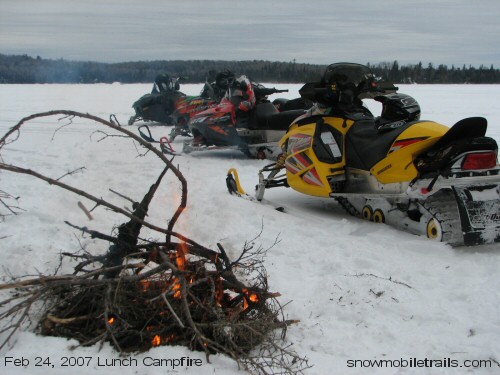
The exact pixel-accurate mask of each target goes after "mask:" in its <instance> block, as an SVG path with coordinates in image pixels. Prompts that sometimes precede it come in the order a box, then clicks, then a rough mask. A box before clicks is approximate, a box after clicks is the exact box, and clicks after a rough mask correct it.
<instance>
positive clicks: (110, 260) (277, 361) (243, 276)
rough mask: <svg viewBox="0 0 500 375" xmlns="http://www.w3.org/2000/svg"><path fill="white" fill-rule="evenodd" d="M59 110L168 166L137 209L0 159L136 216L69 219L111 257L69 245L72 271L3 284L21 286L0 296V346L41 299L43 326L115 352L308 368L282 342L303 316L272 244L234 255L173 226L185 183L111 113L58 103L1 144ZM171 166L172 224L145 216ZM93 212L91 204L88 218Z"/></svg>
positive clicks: (256, 369) (286, 369)
mask: <svg viewBox="0 0 500 375" xmlns="http://www.w3.org/2000/svg"><path fill="white" fill-rule="evenodd" d="M54 115H57V116H61V115H63V116H65V117H64V118H69V119H70V120H68V121H69V123H71V119H73V118H74V117H81V118H85V119H90V120H93V121H96V122H98V123H100V124H102V125H105V126H107V127H109V128H112V129H114V130H115V131H118V132H121V133H124V134H125V135H126V136H128V137H130V138H132V139H134V140H135V141H136V142H138V143H139V144H140V145H142V146H143V147H145V148H146V149H147V150H148V152H152V153H154V154H155V155H156V156H158V157H159V158H160V159H161V160H162V161H163V162H164V163H165V168H164V169H163V171H162V172H161V174H160V175H159V177H158V179H157V181H156V182H155V183H154V184H153V185H151V187H150V189H149V191H148V192H147V193H146V194H145V195H144V197H143V199H142V200H141V201H140V202H135V201H133V200H132V199H130V198H127V199H128V200H129V201H132V202H133V211H132V212H129V211H126V210H124V209H122V208H120V207H117V206H114V205H112V204H110V203H109V202H106V201H105V200H103V199H101V198H97V197H95V196H93V195H91V194H89V193H87V192H84V191H81V190H78V189H76V188H75V187H72V186H69V185H66V184H65V183H63V182H62V181H61V180H60V179H57V180H56V179H52V178H49V177H46V176H44V175H42V174H39V173H37V172H35V171H33V170H30V169H25V168H21V167H18V166H15V165H7V164H4V163H0V169H3V170H6V171H10V172H15V173H21V174H27V175H31V176H33V177H36V178H38V179H41V180H43V181H46V182H48V183H50V184H51V185H54V186H57V187H60V188H63V189H66V190H69V191H72V192H73V193H75V194H78V195H80V196H82V197H84V198H86V199H87V200H90V201H93V202H95V204H96V206H95V207H94V208H96V207H99V206H104V207H106V208H108V209H110V210H113V211H114V212H116V213H118V214H121V215H124V216H126V217H128V218H129V220H128V221H127V222H124V223H123V224H122V225H120V226H119V227H118V229H117V233H116V235H115V236H109V235H106V234H103V233H100V232H97V231H93V230H90V229H88V228H87V227H79V226H76V225H73V224H71V223H68V222H67V224H68V225H69V226H70V227H72V228H74V229H77V230H79V231H81V232H82V233H83V234H85V235H87V236H90V237H92V238H97V239H100V240H103V241H107V242H108V243H109V244H110V245H109V250H108V251H107V252H106V253H105V254H103V255H92V254H90V253H86V254H83V255H82V254H76V253H75V254H74V253H64V254H63V257H62V261H66V260H71V261H74V260H77V265H76V266H75V267H74V273H73V274H71V275H52V276H46V275H42V276H40V277H38V278H34V279H23V278H21V279H13V281H12V282H11V283H8V284H3V285H0V290H1V289H11V290H14V291H15V292H13V294H12V296H11V297H9V298H7V299H6V300H3V301H0V308H1V310H0V321H1V322H2V323H3V326H2V327H0V328H1V329H2V331H3V332H8V331H10V333H9V334H8V336H7V338H6V340H5V341H4V342H3V343H0V349H1V348H2V347H4V346H5V345H6V344H7V343H8V342H9V340H10V339H11V337H12V336H13V335H14V333H15V332H16V331H17V330H18V329H20V328H21V327H23V326H24V324H25V323H27V322H31V321H33V319H32V317H31V315H30V313H31V310H37V309H39V307H40V305H41V306H42V314H41V316H42V318H41V319H40V320H39V321H38V324H37V329H38V331H39V333H41V334H42V335H50V336H59V337H67V338H72V339H76V340H77V341H78V342H79V343H80V345H84V346H86V345H93V344H96V343H99V342H101V343H102V342H109V343H110V344H111V345H112V346H113V347H114V348H115V350H116V351H117V352H119V353H130V352H143V351H147V350H149V349H151V348H153V347H157V346H162V345H182V346H186V347H187V348H189V349H191V350H197V351H203V352H205V353H206V355H207V358H208V357H209V356H210V355H211V354H214V353H222V354H225V355H227V356H229V357H231V358H233V359H234V360H235V361H237V362H238V364H240V365H241V366H242V367H243V368H245V369H247V370H249V371H250V372H253V373H261V374H267V373H276V372H278V373H287V374H295V373H300V372H302V370H303V369H305V368H307V367H308V364H307V360H306V359H305V358H301V357H300V356H298V355H297V354H296V353H295V352H294V351H293V350H291V349H290V347H289V346H286V345H285V346H283V345H282V344H281V343H282V342H283V338H284V337H285V333H286V330H287V327H288V326H289V325H290V324H292V323H296V321H293V320H285V319H284V316H283V311H282V307H281V305H280V304H279V302H278V300H277V297H279V293H276V292H271V291H270V290H269V286H268V283H267V274H266V271H265V268H264V266H263V256H264V254H265V250H263V249H262V248H261V247H257V248H255V247H254V245H253V241H250V242H247V243H246V244H245V246H244V248H243V249H242V250H241V253H240V255H239V256H238V258H237V259H235V260H231V259H230V258H229V256H228V254H227V252H226V250H225V249H224V247H223V246H222V245H221V244H217V249H216V250H213V249H209V248H207V247H204V246H202V245H200V244H198V243H197V242H195V241H193V240H191V239H189V238H187V237H186V236H184V235H182V234H180V233H177V232H175V231H174V230H173V229H174V226H175V223H176V221H177V219H178V218H179V216H180V215H181V213H182V212H183V210H184V209H185V207H186V202H187V193H186V192H187V183H186V181H185V179H184V177H183V176H182V174H181V173H180V171H179V170H178V169H176V168H175V167H174V165H173V164H172V159H171V160H169V159H167V158H166V157H165V156H164V155H163V154H162V153H161V152H160V151H158V150H157V149H155V148H154V147H153V146H152V145H150V144H149V143H147V142H145V141H144V140H142V139H141V138H140V137H138V136H136V135H134V134H133V133H131V132H130V131H128V130H126V129H123V128H122V127H120V126H119V125H117V124H115V123H113V122H111V121H109V122H108V121H106V120H103V119H100V118H98V117H95V116H92V115H89V114H82V113H78V112H73V111H50V112H45V113H41V114H35V115H32V116H29V117H27V118H25V119H22V120H21V121H20V122H19V123H18V124H17V125H16V126H14V127H13V128H11V129H10V130H9V132H8V133H7V134H6V135H5V136H4V137H3V138H1V139H0V151H1V150H2V147H3V145H5V144H6V139H7V138H8V137H9V136H10V135H11V134H14V133H18V132H19V129H20V127H21V126H22V125H23V124H24V123H25V122H27V121H30V120H32V119H35V118H38V117H46V116H54ZM167 171H172V173H174V175H175V176H176V177H177V178H178V179H179V181H180V183H181V185H182V197H181V203H180V205H179V207H178V208H177V210H176V211H175V213H174V215H173V216H172V218H171V219H170V220H169V221H168V227H167V228H161V227H158V226H156V225H154V224H152V223H150V222H148V221H147V212H148V208H149V204H150V202H151V201H152V200H153V197H154V195H155V193H156V191H157V189H158V187H159V185H160V183H161V181H162V179H163V177H164V176H165V174H166V173H167ZM79 206H80V207H81V208H82V207H84V206H83V204H81V203H79ZM82 209H84V208H82ZM92 210H93V209H92ZM92 210H87V209H86V208H85V209H84V211H85V213H86V214H87V215H88V216H90V215H91V214H90V213H91V212H92ZM143 227H148V228H149V229H152V230H154V231H156V232H158V233H161V234H162V235H163V236H164V237H163V238H164V240H162V241H145V240H139V233H140V231H141V229H142V228H143ZM35 306H37V309H35ZM36 314H37V316H39V315H40V312H39V311H38V310H37V311H36ZM4 322H6V323H4Z"/></svg>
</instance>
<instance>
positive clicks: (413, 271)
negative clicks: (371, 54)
mask: <svg viewBox="0 0 500 375" xmlns="http://www.w3.org/2000/svg"><path fill="white" fill-rule="evenodd" d="M268 86H273V85H268ZM274 86H276V87H278V88H289V89H290V92H289V93H287V94H285V95H284V94H280V95H281V96H287V97H296V96H297V95H298V94H297V90H298V89H299V88H300V86H299V85H281V84H276V85H274ZM200 88H201V86H200V85H185V86H183V87H182V90H183V91H184V92H185V93H187V94H197V93H198V92H199V90H200ZM149 90H150V85H149V84H148V85H146V84H134V85H121V84H112V85H106V84H95V85H0V133H1V134H2V135H3V134H4V133H5V132H6V131H7V129H8V128H10V127H11V126H13V125H15V124H16V123H17V122H18V121H19V120H20V119H21V118H22V117H24V116H27V115H30V114H33V113H37V112H43V111H48V110H53V109H70V110H75V111H80V112H88V113H90V114H93V115H96V116H99V117H102V118H105V119H107V118H108V117H109V115H110V114H115V115H116V117H117V118H118V119H119V120H120V122H121V123H122V124H126V123H127V120H128V117H129V116H131V115H132V114H133V111H132V108H131V104H132V103H133V102H134V101H135V100H136V99H137V98H139V97H140V96H141V95H142V94H144V93H146V92H149ZM400 91H401V92H404V93H408V94H410V95H412V96H414V97H415V98H416V99H417V100H418V101H419V103H420V105H421V107H422V119H429V120H435V121H438V122H441V123H444V124H446V125H449V126H451V125H452V124H453V123H455V122H456V121H458V120H460V119H461V118H464V117H469V116H484V117H486V118H487V119H488V121H489V130H488V135H489V136H492V137H494V138H495V139H496V140H497V142H500V106H499V105H498V99H499V98H500V86H498V85H431V86H426V85H400ZM367 104H368V105H369V106H370V108H371V109H373V111H374V113H379V111H380V107H379V105H378V103H375V102H372V103H367ZM55 120H56V119H55V118H51V119H37V120H35V121H33V122H31V123H28V124H27V125H26V126H25V127H23V130H22V131H21V137H20V138H19V140H17V141H16V142H15V143H12V144H10V145H8V146H7V147H5V148H4V149H3V150H2V154H1V158H2V160H3V161H4V162H7V163H10V162H12V163H16V164H21V165H24V166H26V167H27V168H31V169H35V170H38V171H39V172H41V173H45V174H47V175H49V176H52V177H54V178H58V177H60V176H61V175H63V174H64V173H66V172H69V171H72V170H75V169H77V168H80V167H85V169H83V170H81V172H79V173H76V174H73V175H71V176H66V177H64V181H65V182H66V183H71V184H73V185H75V186H77V187H79V188H81V189H84V190H87V191H88V192H89V193H92V194H93V195H95V196H102V197H103V198H104V199H107V200H109V201H111V202H114V203H116V204H117V205H118V206H124V205H126V204H127V202H125V201H123V200H122V199H121V198H119V197H117V196H116V195H114V194H112V193H111V192H110V191H109V189H114V190H117V191H119V192H120V193H122V194H124V195H126V196H129V197H133V198H136V199H137V200H139V199H140V198H142V196H143V195H144V194H145V192H146V190H147V188H148V187H149V186H150V185H151V184H152V183H153V181H154V179H155V178H156V177H157V176H158V174H159V172H160V170H161V168H162V165H161V162H160V161H159V160H157V158H156V157H154V156H153V155H151V154H148V155H146V156H145V157H139V156H138V152H141V151H142V150H141V149H140V148H137V147H136V145H134V143H133V142H132V141H131V140H128V139H123V138H117V137H108V138H105V139H103V140H102V141H99V140H100V139H101V138H103V135H102V134H101V133H96V130H98V129H101V130H102V128H97V127H96V126H95V124H93V123H91V122H88V121H83V120H81V119H76V120H75V121H74V122H73V124H71V125H70V126H64V127H61V126H62V125H64V124H66V123H67V122H65V121H64V120H63V121H61V122H56V121H55ZM127 128H129V129H132V130H133V131H134V132H135V131H136V128H137V127H136V126H135V125H134V126H130V127H128V126H127ZM151 129H152V131H153V134H154V135H155V136H156V137H157V138H159V137H160V136H163V135H167V133H168V132H169V128H166V127H159V126H156V127H152V128H151ZM56 130H57V131H56ZM181 142H182V139H181V138H178V139H176V141H175V143H174V148H178V149H180V148H181ZM175 163H176V164H178V165H179V168H180V170H181V172H182V173H183V174H184V176H185V177H186V179H187V182H188V190H189V193H188V210H187V212H185V213H184V214H183V215H182V216H181V219H180V221H179V223H178V224H177V226H176V230H177V231H178V232H180V233H183V234H185V235H187V236H189V237H190V238H192V239H193V240H195V241H197V242H198V243H201V244H203V245H205V246H207V247H211V248H216V244H217V243H218V242H220V243H221V244H222V245H223V246H224V247H225V248H226V249H227V250H228V252H229V255H230V256H232V257H233V258H234V257H236V256H237V255H238V254H239V252H240V251H241V250H242V248H243V246H244V243H245V241H248V240H250V239H253V238H254V237H255V236H257V235H258V234H259V232H260V231H261V230H262V234H261V236H260V237H258V238H257V239H256V243H257V245H261V246H263V247H264V248H267V247H271V248H270V249H269V251H268V253H267V258H266V262H265V265H266V269H267V272H268V274H269V283H270V289H271V290H272V291H276V292H279V293H281V297H280V299H279V300H280V302H281V303H282V304H286V307H285V313H286V317H287V319H298V320H300V323H299V324H296V325H293V326H291V327H290V328H289V330H288V335H287V340H288V342H289V343H293V348H294V349H295V350H296V351H297V352H298V353H299V354H300V355H302V356H306V357H307V358H309V363H310V364H311V365H312V366H313V367H312V368H310V369H308V370H306V374H310V375H312V374H315V375H316V374H317V375H323V374H432V375H433V374H498V373H500V367H499V366H500V365H499V363H500V351H499V347H500V307H499V306H500V272H499V270H500V246H497V245H487V246H481V247H470V248H452V247H450V246H448V245H445V244H442V243H434V242H431V241H429V240H427V239H425V238H421V237H417V236H414V235H411V234H407V233H402V232H398V231H397V230H395V229H393V228H390V227H388V226H386V225H377V224H373V223H369V222H365V221H362V220H359V219H356V218H353V217H350V216H349V215H347V214H346V213H345V212H344V211H343V210H342V209H341V208H340V207H339V206H338V205H337V204H336V203H335V202H333V201H330V200H327V199H320V198H313V197H307V196H304V195H301V194H299V193H297V192H294V191H292V190H291V189H272V190H270V191H268V192H267V193H266V197H265V198H266V201H267V202H272V203H273V204H276V205H280V206H284V207H286V211H287V213H281V212H278V211H276V210H274V209H273V207H272V205H270V204H265V203H264V204H257V203H252V202H249V201H246V200H243V199H239V198H237V197H234V196H231V195H229V194H228V193H227V191H226V186H225V181H224V180H225V175H226V173H227V170H228V169H229V168H230V167H236V168H237V169H238V171H239V173H240V179H241V181H242V184H243V186H244V187H247V189H248V190H251V188H252V187H253V186H254V185H255V183H256V182H257V171H258V170H259V169H260V168H261V167H262V166H264V165H265V164H266V163H268V162H266V161H261V160H249V159H247V158H246V157H245V156H244V155H243V154H241V153H239V152H237V151H215V152H212V153H193V154H189V155H181V156H178V157H176V158H175ZM0 191H3V192H7V193H10V194H12V195H14V196H16V197H17V196H19V197H20V199H19V201H18V203H17V204H18V205H19V206H20V207H21V208H22V209H24V210H25V211H23V212H22V213H21V214H19V215H17V216H7V217H6V218H5V220H3V221H2V222H0V248H1V254H2V261H1V264H2V268H1V271H0V277H1V281H2V282H5V281H7V280H8V275H10V274H12V275H15V276H21V275H36V274H38V273H45V274H47V273H52V272H53V271H54V270H55V268H56V266H57V265H58V261H59V254H60V252H61V251H72V252H73V251H76V250H78V249H80V248H81V247H83V248H85V249H86V250H87V251H91V252H93V253H102V252H104V251H106V244H105V243H103V242H102V241H94V240H90V239H88V238H82V237H81V234H80V233H79V232H78V231H75V230H73V229H71V228H70V227H68V226H67V225H66V224H64V221H65V220H67V221H69V222H71V223H73V224H76V225H80V226H88V227H89V228H91V229H96V230H99V231H102V232H104V233H110V232H111V230H112V228H113V226H115V225H117V224H120V223H121V222H123V221H124V218H123V217H118V216H116V215H112V214H111V213H110V212H109V211H106V210H104V209H97V210H95V211H94V212H93V216H94V220H92V221H89V220H88V219H87V218H86V216H85V215H84V213H83V212H82V211H81V210H80V209H79V208H78V206H77V203H78V201H79V200H82V199H81V198H80V197H78V196H76V195H72V194H70V193H68V192H65V191H62V190H61V189H58V188H57V187H53V186H50V185H48V184H47V183H43V182H41V181H38V180H35V179H34V178H32V177H26V176H20V175H16V174H13V173H9V172H5V171H2V172H0ZM179 195H180V186H179V183H178V181H177V180H176V179H175V178H174V176H173V175H171V174H170V175H169V174H167V177H166V179H165V180H164V182H163V184H162V187H161V189H160V192H159V193H158V194H157V196H156V198H155V201H154V204H153V205H152V207H151V212H150V220H151V221H153V222H157V223H158V224H159V225H160V226H165V221H166V220H168V219H169V218H170V217H171V215H172V213H173V211H174V210H175V209H176V207H177V204H178V202H179V199H180V196H179ZM83 203H84V204H85V205H87V206H88V207H92V206H93V205H92V204H91V203H89V202H85V201H83ZM0 210H3V207H0ZM1 212H2V213H5V210H3V211H1ZM141 234H142V236H143V237H148V232H147V231H144V232H143V233H141ZM150 235H151V236H153V235H154V236H155V237H157V234H150ZM276 238H278V239H279V243H278V244H276V245H275V246H272V245H273V243H274V242H275V239H276ZM73 266H74V264H64V266H63V269H62V270H61V272H71V271H72V267H73ZM0 339H1V337H0ZM72 344H74V342H71V341H67V340H65V339H58V338H48V337H39V336H36V335H35V334H33V333H31V332H30V331H23V332H20V333H19V334H17V335H16V336H15V337H14V339H13V340H12V342H11V345H10V346H9V348H7V349H4V350H3V352H1V353H0V374H50V375H52V374H66V373H69V372H71V373H73V374H76V375H80V374H81V375H83V374H116V373H120V374H122V375H127V374H156V373H181V374H182V373H192V374H194V373H196V374H214V373H215V374H235V373H238V368H237V366H236V365H235V364H234V363H233V362H232V361H231V360H229V359H227V358H225V357H222V356H213V357H212V358H211V363H207V362H206V360H205V356H204V355H203V354H202V353H196V352H190V351H188V350H187V349H185V348H183V347H168V346H167V347H157V348H154V349H152V350H150V351H149V352H148V353H144V354H140V355H137V356H135V358H136V359H137V361H138V363H137V365H132V366H129V367H127V366H121V367H118V366H100V365H99V364H102V363H103V362H104V361H106V360H111V359H114V358H118V357H117V355H116V353H114V352H113V351H112V350H111V349H110V347H108V346H104V348H102V350H99V347H98V346H93V347H88V348H78V349H77V350H74V351H71V350H70V349H69V348H70V346H71V345H72ZM183 356H188V357H190V358H198V359H201V360H202V361H203V365H202V366H200V367H190V368H186V367H178V368H175V369H172V368H171V367H169V368H167V367H162V368H158V367H156V368H155V367H151V366H147V361H148V359H147V357H151V358H181V357H183ZM36 357H40V358H42V359H46V358H48V359H49V360H50V361H51V364H52V365H54V366H53V367H52V366H45V365H43V363H41V364H42V366H35V364H36V361H37V360H36ZM62 357H91V359H90V363H87V362H86V363H84V365H83V366H75V367H63V366H62V364H63V363H62ZM15 359H18V360H20V361H21V359H25V360H28V361H29V363H27V362H26V361H25V362H24V363H23V362H22V361H21V362H14V360H15ZM356 360H357V361H358V362H354V361H356ZM371 360H389V361H394V365H398V364H399V365H401V366H400V367H392V368H391V367H390V366H389V365H388V362H385V363H384V364H382V367H379V368H377V367H367V366H369V361H371ZM430 360H435V361H436V360H437V361H440V362H434V363H433V367H432V368H430V367H423V366H424V365H425V364H427V365H429V364H430V362H429V361H430ZM99 361H100V362H99ZM143 361H145V362H146V363H144V362H143ZM425 361H427V363H426V362H425ZM479 361H483V362H479ZM16 363H18V364H20V365H19V366H16ZM354 364H355V365H356V367H353V365H354ZM439 364H441V366H442V367H439V368H438V366H439ZM450 364H451V365H455V366H457V367H456V368H451V367H449V365H450ZM24 365H26V366H24ZM361 365H364V366H365V367H364V368H362V367H360V366H361ZM446 365H448V367H446ZM479 365H481V366H482V367H481V368H477V366H479ZM470 366H475V367H470Z"/></svg>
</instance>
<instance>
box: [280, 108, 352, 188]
mask: <svg viewBox="0 0 500 375" xmlns="http://www.w3.org/2000/svg"><path fill="white" fill-rule="evenodd" d="M316 119H317V117H313V118H312V119H311V121H312V122H311V123H310V124H307V125H300V126H299V125H297V124H293V125H292V126H291V127H290V129H289V130H288V132H287V134H286V135H285V136H284V137H283V138H282V139H281V141H280V146H281V147H282V148H283V145H284V144H285V142H287V141H288V142H289V143H290V142H295V140H296V139H302V140H304V139H307V137H310V139H311V143H310V144H307V142H306V141H303V143H304V144H303V145H302V146H300V145H299V146H297V147H296V148H294V147H290V145H289V146H288V148H287V150H288V152H287V155H286V160H287V161H286V165H287V172H286V174H287V181H288V184H289V185H290V186H291V187H292V188H293V189H294V190H297V191H299V192H301V193H304V194H308V195H313V196H317V197H329V196H330V193H331V192H332V189H331V187H330V183H329V181H328V179H327V177H329V176H330V177H331V176H335V175H344V173H345V172H344V167H345V153H343V156H342V161H341V162H339V163H335V164H331V163H325V162H321V161H320V160H319V159H318V158H317V156H316V154H315V152H314V151H313V149H312V138H313V137H314V134H315V132H316V126H317V124H316ZM322 119H323V120H324V123H325V124H327V125H329V126H331V127H332V128H334V129H336V130H337V131H339V132H340V133H342V134H343V135H345V134H346V133H347V131H348V130H349V128H350V127H351V126H352V125H353V124H354V121H352V120H344V119H342V118H337V117H328V116H325V117H322ZM343 140H344V138H343ZM342 149H344V144H342ZM292 168H293V171H294V172H295V173H294V172H292V171H291V169H292Z"/></svg>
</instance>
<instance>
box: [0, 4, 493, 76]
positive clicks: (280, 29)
mask: <svg viewBox="0 0 500 375" xmlns="http://www.w3.org/2000/svg"><path fill="white" fill-rule="evenodd" d="M0 53H3V54H28V55H30V56H33V57H35V56H41V57H42V58H49V59H57V58H63V59H67V60H85V61H87V60H89V61H100V62H122V61H139V60H177V59H193V60H194V59H196V60H198V59H208V60H214V59H216V60H254V59H255V60H261V59H262V60H271V61H292V60H294V59H295V60H296V61H297V62H305V63H315V64H316V63H317V64H327V63H332V62H339V61H350V62H358V63H366V62H370V63H378V62H382V61H394V60H398V61H399V63H400V64H408V63H418V62H420V61H421V62H423V63H424V64H427V63H428V62H431V63H433V64H447V65H448V66H451V65H452V64H454V65H455V66H462V65H463V64H466V65H469V64H472V65H474V66H479V65H480V64H484V65H486V66H489V65H491V64H493V65H494V66H495V67H496V68H498V67H500V0H246V1H241V0H214V1H210V0H175V1H173V0H79V1H75V0H0Z"/></svg>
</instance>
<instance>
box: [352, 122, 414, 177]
mask: <svg viewBox="0 0 500 375" xmlns="http://www.w3.org/2000/svg"><path fill="white" fill-rule="evenodd" d="M412 124H414V122H408V123H406V124H405V125H403V126H400V127H398V128H395V129H392V130H390V131H387V132H385V133H380V132H379V131H378V130H377V127H376V126H375V121H374V120H359V121H357V122H356V123H355V124H354V125H353V126H352V127H351V129H350V130H349V132H348V133H347V135H346V140H345V143H346V147H345V148H346V161H347V165H348V166H349V167H351V168H357V169H362V170H370V169H371V168H372V167H373V166H374V165H375V164H377V163H378V162H379V161H380V160H382V159H383V158H384V157H386V156H387V153H388V151H389V149H390V147H391V145H392V144H393V142H394V140H395V139H396V138H397V137H398V136H399V135H400V134H401V133H403V132H404V131H405V130H406V129H408V128H409V127H410V126H411V125H412Z"/></svg>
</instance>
